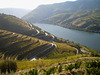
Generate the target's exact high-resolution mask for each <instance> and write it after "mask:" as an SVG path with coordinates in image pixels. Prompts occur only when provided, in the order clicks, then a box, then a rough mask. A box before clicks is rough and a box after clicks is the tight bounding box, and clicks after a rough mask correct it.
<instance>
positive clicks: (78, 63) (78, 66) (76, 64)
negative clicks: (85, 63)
mask: <svg viewBox="0 0 100 75" xmlns="http://www.w3.org/2000/svg"><path fill="white" fill-rule="evenodd" d="M81 64H82V62H81V61H80V62H76V63H75V64H74V65H75V69H78V68H80V66H81Z"/></svg>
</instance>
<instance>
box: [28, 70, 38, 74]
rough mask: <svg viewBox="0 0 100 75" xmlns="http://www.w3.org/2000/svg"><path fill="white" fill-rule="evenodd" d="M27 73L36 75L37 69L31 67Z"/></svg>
mask: <svg viewBox="0 0 100 75" xmlns="http://www.w3.org/2000/svg"><path fill="white" fill-rule="evenodd" d="M28 75H38V70H37V69H33V70H31V71H29V72H28Z"/></svg>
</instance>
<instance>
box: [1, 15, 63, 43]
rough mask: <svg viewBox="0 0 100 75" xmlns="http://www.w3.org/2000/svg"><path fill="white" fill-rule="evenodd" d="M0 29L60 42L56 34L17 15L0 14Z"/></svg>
mask: <svg viewBox="0 0 100 75" xmlns="http://www.w3.org/2000/svg"><path fill="white" fill-rule="evenodd" d="M0 29H3V30H8V31H12V32H16V33H21V34H24V35H28V36H33V37H37V38H40V39H44V40H47V41H53V40H55V41H57V40H58V41H59V42H60V40H59V39H58V38H56V37H55V36H53V35H51V34H49V33H47V32H45V31H43V30H41V29H40V28H38V27H36V26H34V25H32V24H30V23H28V22H26V21H24V20H22V19H20V18H17V17H15V16H10V15H5V14H0ZM61 41H62V40H61Z"/></svg>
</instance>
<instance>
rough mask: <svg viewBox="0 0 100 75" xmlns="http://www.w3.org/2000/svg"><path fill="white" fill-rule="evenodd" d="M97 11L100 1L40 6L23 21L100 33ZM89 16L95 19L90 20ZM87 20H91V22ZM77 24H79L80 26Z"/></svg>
mask: <svg viewBox="0 0 100 75" xmlns="http://www.w3.org/2000/svg"><path fill="white" fill-rule="evenodd" d="M99 9H100V0H77V1H73V2H71V1H68V2H63V3H56V4H50V5H41V6H39V7H37V8H36V9H34V10H33V11H32V12H30V13H28V14H27V15H25V16H24V17H23V19H24V20H27V21H28V22H31V23H50V24H57V25H60V26H63V27H67V28H72V29H78V30H84V31H92V32H100V26H99V25H100V23H99V16H100V14H99V13H100V11H99ZM90 16H92V17H94V18H95V19H92V18H91V17H90ZM71 18H72V19H71ZM84 18H85V21H84V22H83V21H81V22H80V21H79V19H81V20H83V19H84ZM86 18H87V20H86ZM88 18H91V20H90V19H88ZM68 19H69V20H68ZM96 19H98V20H96ZM76 20H77V21H76ZM90 21H92V22H90ZM75 22H76V23H75ZM80 23H81V24H80ZM77 24H78V25H79V24H80V26H78V25H77Z"/></svg>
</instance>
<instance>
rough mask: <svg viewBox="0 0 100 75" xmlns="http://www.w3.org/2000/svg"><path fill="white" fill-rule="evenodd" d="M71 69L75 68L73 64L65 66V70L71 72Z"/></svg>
mask: <svg viewBox="0 0 100 75" xmlns="http://www.w3.org/2000/svg"><path fill="white" fill-rule="evenodd" d="M73 68H75V66H74V64H69V65H68V66H65V70H69V71H71V70H72V69H73Z"/></svg>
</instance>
